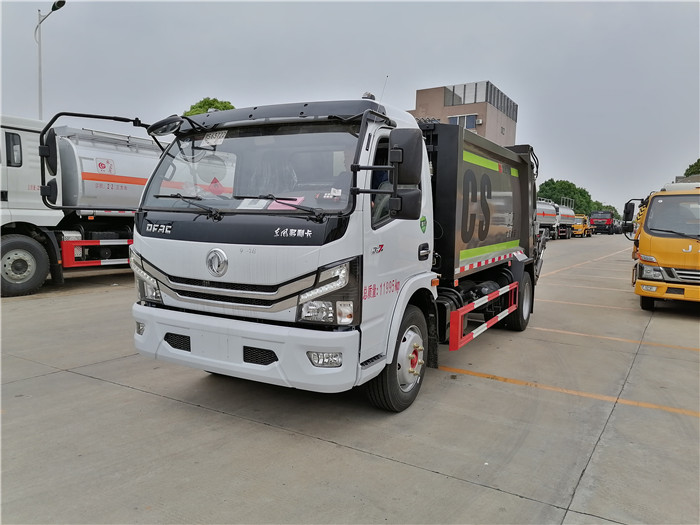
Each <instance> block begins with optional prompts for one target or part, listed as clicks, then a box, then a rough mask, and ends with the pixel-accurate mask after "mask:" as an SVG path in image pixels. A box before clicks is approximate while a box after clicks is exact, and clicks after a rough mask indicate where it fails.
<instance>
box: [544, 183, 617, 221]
mask: <svg viewBox="0 0 700 525" xmlns="http://www.w3.org/2000/svg"><path fill="white" fill-rule="evenodd" d="M537 196H538V197H542V198H544V199H551V200H552V201H553V202H554V203H556V204H562V198H565V199H573V200H574V212H575V213H583V214H585V215H590V214H591V212H592V211H594V210H610V211H612V212H613V214H614V215H615V217H616V218H619V217H620V214H619V212H618V211H617V209H616V208H615V206H611V205H609V204H603V203H602V202H600V201H594V200H593V199H591V194H590V193H588V190H586V189H584V188H579V187H578V186H576V185H575V184H574V183H573V182H569V181H568V180H554V179H549V180H546V181H544V182H543V183H542V184H540V186H539V189H538V190H537Z"/></svg>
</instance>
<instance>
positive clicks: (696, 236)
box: [649, 228, 700, 241]
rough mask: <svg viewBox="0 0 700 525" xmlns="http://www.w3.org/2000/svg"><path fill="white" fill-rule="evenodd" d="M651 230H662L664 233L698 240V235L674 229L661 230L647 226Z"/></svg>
mask: <svg viewBox="0 0 700 525" xmlns="http://www.w3.org/2000/svg"><path fill="white" fill-rule="evenodd" d="M649 229H650V230H651V231H653V232H664V233H674V234H676V235H680V236H681V237H686V238H688V239H693V240H694V241H700V236H698V235H693V234H692V233H683V232H677V231H676V230H663V229H661V228H649Z"/></svg>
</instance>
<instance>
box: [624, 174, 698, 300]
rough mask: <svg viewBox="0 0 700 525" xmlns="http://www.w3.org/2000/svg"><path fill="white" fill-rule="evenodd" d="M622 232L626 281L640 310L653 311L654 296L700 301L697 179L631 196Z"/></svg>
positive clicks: (657, 298)
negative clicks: (629, 263) (626, 244)
mask: <svg viewBox="0 0 700 525" xmlns="http://www.w3.org/2000/svg"><path fill="white" fill-rule="evenodd" d="M638 200H640V201H641V204H640V206H639V212H638V213H637V216H636V218H635V220H634V221H633V217H634V215H635V213H634V212H635V204H634V201H638ZM623 231H624V232H625V235H627V238H628V239H631V240H633V242H634V248H633V251H632V258H633V259H635V260H636V262H635V265H634V269H633V273H632V284H633V286H634V292H635V293H636V294H637V295H639V304H640V306H641V308H642V309H643V310H653V309H654V303H655V301H657V300H668V299H673V300H680V301H694V302H700V180H698V181H697V182H696V181H692V182H680V183H671V184H667V185H665V186H664V187H663V188H662V189H661V190H660V191H657V192H654V193H652V194H651V195H649V196H648V197H647V198H646V199H631V200H630V201H628V202H627V203H626V204H625V213H624V223H623ZM630 233H631V234H632V235H633V237H632V238H631V237H630V236H629V234H630Z"/></svg>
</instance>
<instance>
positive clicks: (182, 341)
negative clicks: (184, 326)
mask: <svg viewBox="0 0 700 525" xmlns="http://www.w3.org/2000/svg"><path fill="white" fill-rule="evenodd" d="M163 340H164V341H165V342H166V343H168V344H169V345H170V346H172V347H173V348H175V349H176V350H184V351H185V352H191V351H192V349H191V348H190V337H189V336H188V335H182V334H173V333H171V332H168V333H167V334H165V337H164V338H163Z"/></svg>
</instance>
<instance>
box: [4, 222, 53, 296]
mask: <svg viewBox="0 0 700 525" xmlns="http://www.w3.org/2000/svg"><path fill="white" fill-rule="evenodd" d="M48 273H49V256H48V254H47V253H46V249H45V248H44V247H43V246H42V245H41V244H40V243H39V242H38V241H35V240H34V239H32V238H31V237H27V236H26V235H4V236H3V237H2V289H1V290H2V295H3V296H5V297H16V296H18V295H29V294H32V293H34V292H36V291H37V290H38V289H39V288H41V286H42V285H43V284H44V281H45V280H46V277H47V275H48Z"/></svg>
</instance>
